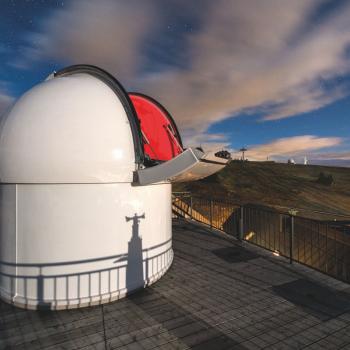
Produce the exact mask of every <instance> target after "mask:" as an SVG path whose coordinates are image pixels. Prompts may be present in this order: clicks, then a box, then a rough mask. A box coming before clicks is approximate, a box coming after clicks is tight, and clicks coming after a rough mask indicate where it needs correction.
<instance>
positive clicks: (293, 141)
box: [234, 135, 343, 161]
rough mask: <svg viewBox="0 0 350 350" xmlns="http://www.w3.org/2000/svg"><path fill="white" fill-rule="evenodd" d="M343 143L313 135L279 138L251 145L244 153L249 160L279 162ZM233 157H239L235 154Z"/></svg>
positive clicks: (333, 138)
mask: <svg viewBox="0 0 350 350" xmlns="http://www.w3.org/2000/svg"><path fill="white" fill-rule="evenodd" d="M342 141H343V139H342V138H339V137H317V136H314V135H303V136H294V137H287V138H280V139H277V140H274V141H272V142H270V143H267V144H262V145H253V146H250V147H248V151H247V152H246V155H247V158H248V159H250V160H257V161H259V160H266V159H267V157H269V159H273V160H281V159H286V158H289V157H297V156H308V155H310V154H312V152H313V151H315V150H320V149H324V148H329V147H335V146H338V145H339V144H341V143H342ZM234 156H235V157H239V156H240V154H239V153H238V152H237V153H235V154H234Z"/></svg>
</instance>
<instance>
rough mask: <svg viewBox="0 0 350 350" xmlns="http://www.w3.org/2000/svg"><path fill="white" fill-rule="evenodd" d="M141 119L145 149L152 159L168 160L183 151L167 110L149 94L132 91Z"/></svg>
mask: <svg viewBox="0 0 350 350" xmlns="http://www.w3.org/2000/svg"><path fill="white" fill-rule="evenodd" d="M129 97H130V99H131V101H132V103H133V105H134V108H135V110H136V114H137V117H138V118H139V120H140V124H141V131H142V137H143V141H144V151H145V153H146V154H147V155H148V156H149V158H150V159H152V160H160V161H167V160H169V159H172V158H174V157H176V156H177V155H178V154H180V153H182V151H183V149H182V142H181V137H180V134H179V132H178V130H177V127H176V125H175V122H174V120H173V119H172V117H171V116H170V114H169V113H168V112H167V110H166V109H165V108H164V107H163V106H162V105H160V104H159V103H158V102H156V101H155V100H153V99H152V98H150V97H148V96H144V95H141V94H136V93H130V94H129Z"/></svg>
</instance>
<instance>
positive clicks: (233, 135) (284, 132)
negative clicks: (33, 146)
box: [0, 0, 350, 165]
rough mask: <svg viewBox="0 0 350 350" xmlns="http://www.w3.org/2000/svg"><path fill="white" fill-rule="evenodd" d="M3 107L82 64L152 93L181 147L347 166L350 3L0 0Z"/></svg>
mask: <svg viewBox="0 0 350 350" xmlns="http://www.w3.org/2000/svg"><path fill="white" fill-rule="evenodd" d="M0 15H1V21H0V112H1V111H4V110H6V109H7V108H8V106H9V105H10V104H11V103H12V102H13V101H14V99H16V98H18V97H19V96H20V95H21V94H23V93H24V92H25V91H26V90H28V89H30V88H31V87H32V86H33V85H35V84H37V83H39V82H40V81H42V80H44V79H45V78H46V77H47V76H48V75H49V74H50V73H51V72H52V71H54V70H58V69H60V68H63V67H65V66H67V65H70V64H77V63H87V64H94V65H97V66H100V67H101V68H104V69H106V70H107V71H109V72H111V73H112V74H113V75H115V77H116V78H117V79H118V80H119V81H120V82H121V83H122V84H123V85H124V86H125V87H126V88H127V89H128V90H132V91H140V92H143V93H146V94H149V95H151V96H153V97H154V98H156V99H158V100H159V101H160V102H161V103H162V104H164V106H165V107H166V108H167V109H168V110H169V111H170V112H171V114H172V115H173V117H174V119H175V120H176V122H177V124H178V126H179V128H180V130H181V132H182V134H183V135H184V138H185V143H186V144H187V145H199V144H201V145H202V146H203V147H204V148H208V149H216V148H222V147H226V148H228V149H230V150H232V151H233V152H235V151H236V150H237V149H239V148H240V147H242V146H246V147H248V149H249V151H248V153H247V157H248V158H249V159H251V160H253V159H255V160H265V159H266V158H267V157H269V159H274V160H277V161H286V160H287V159H288V158H291V157H292V158H294V159H296V160H297V161H299V162H301V161H302V159H303V158H304V156H307V157H308V158H309V159H310V160H312V161H313V162H314V163H320V164H324V163H326V164H342V165H350V139H349V131H350V123H349V119H350V115H349V111H350V20H349V18H350V2H349V1H334V0H333V1H320V0H309V1H308V0H300V1H299V0H295V1H281V0H266V1H260V0H250V1H249V0H245V1H243V0H231V1H230V0H217V1H210V0H202V1H198V0H169V1H168V0H148V1H145V0H128V1H112V0H110V1H97V0H96V1H89V0H85V1H83V0H75V1H67V0H66V1H45V0H41V1H40V0H36V1H35V0H34V1H15V0H13V1H7V0H2V1H0Z"/></svg>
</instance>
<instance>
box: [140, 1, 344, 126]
mask: <svg viewBox="0 0 350 350" xmlns="http://www.w3.org/2000/svg"><path fill="white" fill-rule="evenodd" d="M318 4H320V2H319V1H289V2H281V1H274V0H271V1H270V0H268V1H259V0H255V1H254V0H253V1H249V2H247V1H220V0H219V1H215V2H213V4H212V8H211V9H209V10H208V11H206V13H207V14H206V15H205V16H204V18H203V25H202V28H201V30H200V31H199V32H197V33H195V34H193V35H191V36H190V37H189V42H190V45H189V47H190V51H191V55H190V57H191V64H190V68H189V69H187V70H173V71H168V72H164V73H163V74H155V75H154V76H152V77H149V78H148V80H146V81H144V82H142V84H143V86H144V90H145V91H147V90H148V89H149V90H150V91H152V93H153V94H154V95H155V96H157V97H159V98H160V99H161V100H162V101H164V103H165V104H166V105H167V106H168V108H169V109H170V111H172V112H173V114H174V115H175V116H176V118H177V119H178V120H180V123H181V125H182V127H183V128H186V127H190V128H196V129H197V130H205V129H206V128H207V126H208V125H210V124H211V123H214V122H217V121H219V120H222V119H225V118H227V117H228V116H230V115H236V114H238V113H240V112H242V111H245V110H247V109H249V110H252V109H257V110H261V109H262V107H263V109H265V112H266V115H265V119H267V120H272V119H281V118H285V117H290V116H293V115H297V114H300V113H304V112H308V111H311V110H314V109H317V108H321V107H323V106H324V105H326V104H329V103H331V102H333V101H335V100H337V99H339V98H341V97H343V96H344V95H345V94H346V91H345V89H338V90H331V91H330V90H329V89H326V88H325V87H324V86H323V84H322V82H323V81H324V80H329V79H334V78H335V77H337V76H339V75H342V74H346V73H348V72H349V69H350V66H349V60H348V58H347V56H346V49H347V47H348V45H349V43H350V22H349V21H348V18H349V17H350V6H349V5H347V6H346V7H344V8H342V9H341V10H339V11H338V12H336V13H335V14H333V15H332V16H331V17H328V18H327V19H326V20H324V21H323V22H321V23H318V24H317V25H315V26H314V27H312V26H311V28H308V26H307V25H308V24H309V20H310V17H311V15H312V13H313V11H315V9H316V8H317V5H318ZM300 28H305V32H303V33H302V34H301V33H300V32H299V30H300Z"/></svg>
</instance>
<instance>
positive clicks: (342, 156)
mask: <svg viewBox="0 0 350 350" xmlns="http://www.w3.org/2000/svg"><path fill="white" fill-rule="evenodd" d="M311 156H312V159H315V160H323V159H324V160H330V159H337V160H350V152H326V153H313V154H312V155H311Z"/></svg>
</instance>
